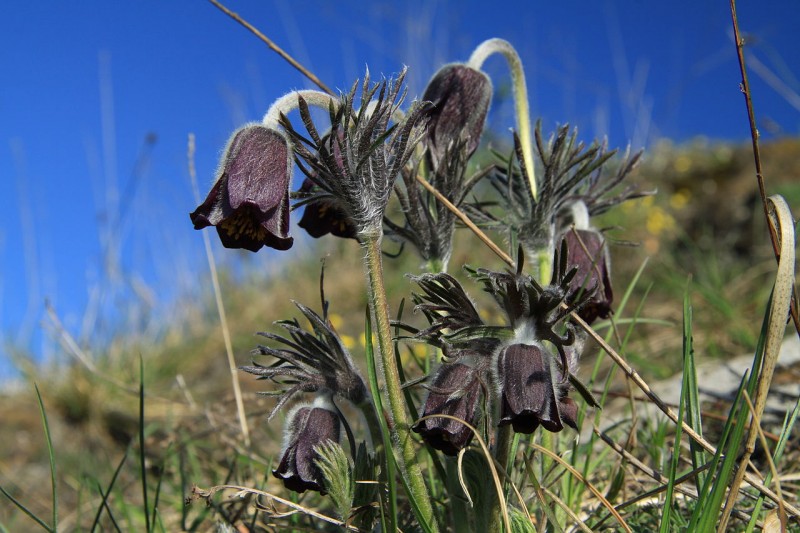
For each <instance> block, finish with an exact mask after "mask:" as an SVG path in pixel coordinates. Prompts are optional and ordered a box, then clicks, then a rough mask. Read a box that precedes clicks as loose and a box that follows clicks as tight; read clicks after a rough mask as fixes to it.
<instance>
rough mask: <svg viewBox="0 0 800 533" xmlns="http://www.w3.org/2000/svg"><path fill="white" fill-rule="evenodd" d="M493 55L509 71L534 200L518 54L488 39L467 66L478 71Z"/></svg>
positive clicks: (529, 137)
mask: <svg viewBox="0 0 800 533" xmlns="http://www.w3.org/2000/svg"><path fill="white" fill-rule="evenodd" d="M495 53H499V54H501V55H502V56H503V57H504V58H505V60H506V63H508V68H509V70H510V71H511V85H512V86H513V90H514V109H515V112H516V115H517V130H518V131H517V132H518V134H519V140H520V143H521V145H522V158H523V159H524V162H525V168H526V169H527V171H528V179H529V180H530V186H531V194H532V195H533V199H534V200H536V199H537V192H536V176H535V174H534V167H533V136H532V135H531V118H530V111H529V110H528V86H527V84H526V82H525V71H524V70H523V68H522V60H521V59H520V58H519V54H518V53H517V51H516V50H515V49H514V47H513V46H511V43H509V42H508V41H506V40H503V39H489V40H487V41H484V42H482V43H481V44H479V45H478V47H477V48H476V49H475V51H474V52H472V55H471V56H470V58H469V61H468V63H467V64H468V65H469V66H470V67H472V68H475V69H480V68H481V66H483V63H484V62H485V61H486V60H487V59H488V58H489V56H491V55H493V54H495Z"/></svg>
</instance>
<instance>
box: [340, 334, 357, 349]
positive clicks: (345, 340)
mask: <svg viewBox="0 0 800 533" xmlns="http://www.w3.org/2000/svg"><path fill="white" fill-rule="evenodd" d="M339 338H340V339H342V344H344V347H345V348H347V349H348V350H352V349H353V348H355V347H356V339H355V338H353V337H352V336H351V335H339Z"/></svg>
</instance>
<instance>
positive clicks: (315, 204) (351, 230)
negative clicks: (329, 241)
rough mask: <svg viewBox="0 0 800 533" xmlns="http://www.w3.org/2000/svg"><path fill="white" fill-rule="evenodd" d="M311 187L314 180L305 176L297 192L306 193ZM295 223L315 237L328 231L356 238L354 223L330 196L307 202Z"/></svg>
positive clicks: (338, 235)
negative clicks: (297, 221) (298, 220)
mask: <svg viewBox="0 0 800 533" xmlns="http://www.w3.org/2000/svg"><path fill="white" fill-rule="evenodd" d="M313 187H314V182H313V181H311V180H310V179H309V178H306V179H305V180H304V181H303V185H302V186H300V191H299V192H300V193H301V194H302V193H308V192H310V191H311V190H312V188H313ZM297 225H298V226H300V227H301V228H303V229H304V230H306V233H308V234H309V235H311V236H312V237H314V238H315V239H318V238H320V237H322V236H323V235H327V234H328V233H330V234H331V235H333V236H335V237H342V238H345V239H355V238H356V232H357V230H356V225H355V224H354V223H353V221H352V220H350V218H349V217H348V216H347V213H346V212H345V211H344V209H342V207H341V206H340V205H339V204H338V203H337V202H336V200H335V199H334V198H333V197H332V196H331V197H323V198H318V199H315V200H314V201H312V202H309V203H307V204H306V206H305V210H304V211H303V216H302V217H301V218H300V222H299V223H298V224H297Z"/></svg>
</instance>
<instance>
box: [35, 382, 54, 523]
mask: <svg viewBox="0 0 800 533" xmlns="http://www.w3.org/2000/svg"><path fill="white" fill-rule="evenodd" d="M33 386H34V388H35V389H36V401H37V402H38V404H39V412H40V413H41V415H42V427H43V428H44V438H45V440H46V442H47V456H48V458H49V459H50V487H51V488H52V504H53V525H52V529H51V531H56V530H58V488H57V486H56V456H55V453H54V452H53V440H52V438H51V437H50V424H48V423H47V411H46V410H45V408H44V402H43V401H42V394H41V393H40V392H39V386H38V385H36V384H34V385H33Z"/></svg>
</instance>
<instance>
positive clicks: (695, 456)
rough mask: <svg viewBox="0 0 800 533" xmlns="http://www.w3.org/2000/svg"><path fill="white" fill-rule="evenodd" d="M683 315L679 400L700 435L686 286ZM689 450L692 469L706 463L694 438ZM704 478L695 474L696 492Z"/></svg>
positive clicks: (690, 309)
mask: <svg viewBox="0 0 800 533" xmlns="http://www.w3.org/2000/svg"><path fill="white" fill-rule="evenodd" d="M683 316H684V321H683V339H684V346H683V360H684V367H683V378H684V389H685V391H686V395H685V399H684V395H683V394H681V401H682V402H684V401H685V402H686V411H687V414H688V417H687V419H688V421H687V423H688V424H689V427H691V428H692V429H693V430H695V431H696V432H697V434H698V435H700V436H701V437H702V436H703V421H702V414H701V411H700V393H699V391H698V386H697V367H696V366H695V360H694V345H693V338H692V307H691V303H690V300H689V289H688V286H687V289H686V295H685V297H684V302H683ZM687 341H688V346H687ZM689 450H690V451H691V456H692V468H693V469H694V470H698V469H699V468H700V467H701V466H702V465H704V464H706V462H707V461H708V455H707V454H706V451H705V450H704V449H703V447H702V446H700V445H699V444H697V442H696V441H695V440H694V439H689ZM705 479H706V474H705V472H704V471H700V472H699V473H698V474H697V477H696V478H695V487H696V488H697V492H698V494H699V493H700V488H701V487H702V486H703V483H704V482H705Z"/></svg>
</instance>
